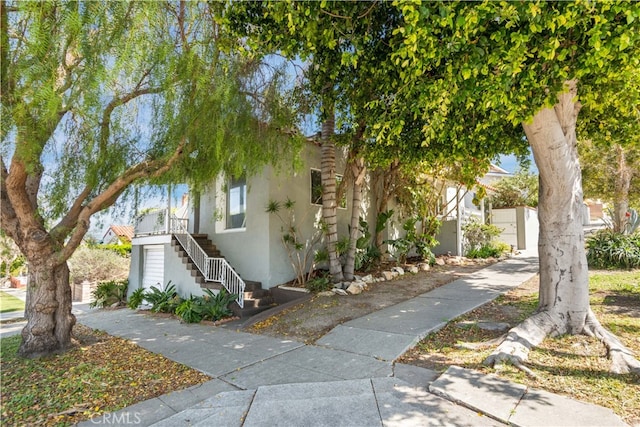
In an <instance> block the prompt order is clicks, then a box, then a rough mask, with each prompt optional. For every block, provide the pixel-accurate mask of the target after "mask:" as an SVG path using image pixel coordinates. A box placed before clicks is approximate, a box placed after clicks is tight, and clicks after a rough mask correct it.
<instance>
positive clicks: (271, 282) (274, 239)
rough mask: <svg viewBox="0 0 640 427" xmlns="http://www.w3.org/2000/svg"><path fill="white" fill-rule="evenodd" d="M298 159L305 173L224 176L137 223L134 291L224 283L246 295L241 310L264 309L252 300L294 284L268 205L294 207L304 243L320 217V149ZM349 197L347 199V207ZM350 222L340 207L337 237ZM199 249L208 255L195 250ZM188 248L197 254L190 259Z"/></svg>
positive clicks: (188, 290)
mask: <svg viewBox="0 0 640 427" xmlns="http://www.w3.org/2000/svg"><path fill="white" fill-rule="evenodd" d="M337 157H338V160H337V162H338V164H337V170H343V169H344V164H341V160H340V159H341V158H342V159H344V156H337ZM301 160H302V162H301V163H302V165H303V166H302V167H301V168H299V169H298V170H295V171H282V170H280V171H279V170H277V169H275V168H274V167H271V166H267V167H265V168H264V169H263V170H262V171H261V172H260V173H258V174H256V175H254V176H249V177H244V176H243V177H220V178H219V179H217V180H215V181H214V182H212V183H211V184H210V186H209V187H208V188H207V189H206V190H205V191H203V192H202V193H201V194H200V196H199V197H198V198H197V200H196V197H193V196H191V197H190V198H189V200H188V203H187V204H185V205H183V206H182V207H181V208H180V209H179V210H176V209H171V208H168V209H159V210H155V211H153V212H150V213H148V214H147V215H144V216H142V217H140V218H138V219H137V222H136V225H135V233H134V238H133V240H132V252H131V270H130V274H129V283H130V289H136V288H139V287H144V288H149V287H151V286H158V285H166V284H167V283H168V282H169V281H171V283H172V284H174V285H175V286H176V288H177V289H178V291H179V292H180V293H181V294H182V295H186V296H188V295H190V294H192V295H200V294H201V293H202V288H211V289H218V288H219V285H218V283H220V282H224V285H225V287H226V288H227V289H228V290H229V291H230V292H232V293H239V294H241V296H242V297H243V298H241V299H240V300H239V304H240V305H241V306H243V305H255V304H259V303H262V302H255V301H254V300H255V299H259V298H258V297H259V296H261V295H263V294H264V292H263V291H264V290H268V289H270V288H273V287H275V286H277V285H280V284H283V283H286V282H288V281H290V280H292V279H293V278H295V274H294V273H293V269H292V267H291V263H290V261H289V259H288V256H287V252H286V250H285V248H284V247H283V244H282V241H281V239H282V226H283V224H282V221H281V220H280V219H279V218H278V216H277V215H274V214H270V213H268V212H267V211H266V209H267V206H268V204H269V202H270V201H278V202H284V201H285V200H287V199H289V200H291V201H293V202H294V211H295V217H296V223H297V226H298V228H299V230H300V234H301V235H303V236H311V235H312V234H313V233H314V230H315V227H316V226H317V223H318V220H319V219H320V218H321V209H322V206H321V203H322V201H321V198H319V196H318V195H319V194H321V193H319V190H320V189H321V184H320V181H321V180H320V147H319V145H317V144H316V143H314V142H313V141H309V142H308V143H307V144H305V147H304V148H303V150H302V153H301ZM337 178H338V179H340V178H341V177H340V176H337ZM320 191H321V190H320ZM350 197H351V195H350V194H349V193H347V194H346V200H350ZM370 197H371V196H370V194H369V193H367V194H366V195H365V196H364V198H363V215H365V216H367V220H368V221H369V223H372V222H373V221H372V220H371V218H370V217H369V216H370V215H371V213H370V211H371V209H369V207H371V206H374V205H373V204H372V200H371V199H370ZM168 212H171V214H169V213H168ZM349 221H350V210H349V209H347V208H346V206H345V205H344V204H341V206H340V207H339V208H338V231H339V233H340V234H346V233H347V230H348V225H347V224H349ZM178 242H180V243H178ZM196 243H197V245H196ZM197 246H200V247H201V248H202V249H203V251H200V250H196V249H193V248H197ZM185 248H186V249H188V250H192V249H193V253H191V254H190V255H189V256H187V254H186V253H185V252H186V251H185ZM201 252H204V253H201ZM198 264H200V266H198ZM205 276H206V277H205ZM245 287H246V288H245ZM243 291H244V292H243ZM253 297H256V298H253ZM247 300H250V301H249V302H247Z"/></svg>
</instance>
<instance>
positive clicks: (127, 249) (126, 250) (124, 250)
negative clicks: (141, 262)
mask: <svg viewBox="0 0 640 427" xmlns="http://www.w3.org/2000/svg"><path fill="white" fill-rule="evenodd" d="M95 248H96V249H103V250H106V251H112V252H115V253H116V254H118V255H120V256H121V257H123V258H128V257H130V256H131V243H124V244H122V245H117V244H115V243H110V244H108V245H96V246H95Z"/></svg>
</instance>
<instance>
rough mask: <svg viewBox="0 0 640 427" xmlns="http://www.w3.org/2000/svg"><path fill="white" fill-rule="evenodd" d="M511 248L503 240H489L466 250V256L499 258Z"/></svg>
mask: <svg viewBox="0 0 640 427" xmlns="http://www.w3.org/2000/svg"><path fill="white" fill-rule="evenodd" d="M510 250H511V246H509V245H508V244H507V243H504V242H495V241H494V242H491V243H488V244H483V245H482V246H480V247H476V248H472V249H469V250H468V251H467V254H466V256H467V257H468V258H499V257H500V256H502V255H503V254H505V253H508V252H509V251H510Z"/></svg>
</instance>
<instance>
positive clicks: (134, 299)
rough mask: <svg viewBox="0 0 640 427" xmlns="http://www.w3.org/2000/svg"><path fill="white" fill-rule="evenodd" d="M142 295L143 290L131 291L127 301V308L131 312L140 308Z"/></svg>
mask: <svg viewBox="0 0 640 427" xmlns="http://www.w3.org/2000/svg"><path fill="white" fill-rule="evenodd" d="M144 293H145V290H144V288H138V289H136V290H135V291H133V292H132V293H131V296H130V297H129V301H127V307H129V308H130V309H131V310H135V309H137V308H138V307H140V304H142V301H143V300H144Z"/></svg>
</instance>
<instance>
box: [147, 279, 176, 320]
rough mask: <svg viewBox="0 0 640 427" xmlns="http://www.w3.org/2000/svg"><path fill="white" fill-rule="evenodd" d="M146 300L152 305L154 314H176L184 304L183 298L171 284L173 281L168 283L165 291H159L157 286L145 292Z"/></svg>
mask: <svg viewBox="0 0 640 427" xmlns="http://www.w3.org/2000/svg"><path fill="white" fill-rule="evenodd" d="M144 299H146V300H147V301H148V302H149V304H151V311H152V312H153V313H175V311H176V307H178V305H179V304H180V303H181V302H182V298H180V296H179V295H178V292H176V287H175V285H173V284H171V281H169V283H167V286H166V287H165V288H164V289H159V288H158V287H156V286H151V288H150V289H149V290H148V291H147V292H145V294H144Z"/></svg>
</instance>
